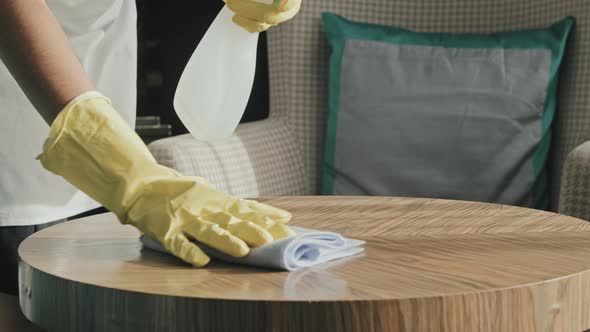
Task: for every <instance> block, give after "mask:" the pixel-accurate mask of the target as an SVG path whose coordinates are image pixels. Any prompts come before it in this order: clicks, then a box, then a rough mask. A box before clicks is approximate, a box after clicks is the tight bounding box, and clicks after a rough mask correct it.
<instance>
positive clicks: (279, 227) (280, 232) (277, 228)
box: [266, 223, 296, 240]
mask: <svg viewBox="0 0 590 332" xmlns="http://www.w3.org/2000/svg"><path fill="white" fill-rule="evenodd" d="M266 231H267V232H269V233H270V234H271V235H272V237H273V239H275V240H279V239H283V238H286V237H289V236H293V235H295V234H296V233H295V231H294V230H292V229H291V227H289V226H287V225H285V224H281V223H275V224H274V225H272V226H270V227H269V228H267V229H266Z"/></svg>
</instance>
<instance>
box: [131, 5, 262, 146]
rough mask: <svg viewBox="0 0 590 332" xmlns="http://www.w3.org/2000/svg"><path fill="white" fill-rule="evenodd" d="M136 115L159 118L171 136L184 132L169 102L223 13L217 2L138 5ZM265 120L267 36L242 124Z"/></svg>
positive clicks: (259, 56)
mask: <svg viewBox="0 0 590 332" xmlns="http://www.w3.org/2000/svg"><path fill="white" fill-rule="evenodd" d="M136 3H137V12H138V57H139V59H138V83H137V88H138V91H137V114H138V115H140V116H141V115H158V116H160V117H161V119H162V122H164V123H169V124H172V133H173V135H179V134H184V133H186V132H187V130H186V128H185V127H184V126H183V125H182V123H181V122H180V120H179V119H178V117H177V116H176V113H175V112H174V108H173V106H172V101H173V99H174V91H175V90H176V85H177V84H178V80H179V78H180V75H181V74H182V71H183V69H184V66H185V65H186V63H187V61H188V59H189V58H190V56H191V54H192V52H193V51H194V49H195V48H196V46H197V45H198V43H199V41H200V40H201V38H202V37H203V35H204V34H205V32H206V31H207V29H208V28H209V25H210V24H211V22H213V20H214V19H215V16H216V15H217V13H218V12H219V10H221V8H222V7H223V1H221V0H168V1H159V0H137V1H136ZM267 116H268V65H267V56H266V36H265V34H264V33H262V34H261V35H260V42H259V44H258V60H257V66H256V76H255V78H254V86H253V89H252V94H251V96H250V100H249V102H248V107H247V108H246V111H245V113H244V116H243V117H242V122H248V121H255V120H260V119H264V118H266V117H267Z"/></svg>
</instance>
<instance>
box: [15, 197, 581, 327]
mask: <svg viewBox="0 0 590 332" xmlns="http://www.w3.org/2000/svg"><path fill="white" fill-rule="evenodd" d="M262 201H265V202H267V203H270V204H272V205H275V206H278V207H282V208H284V209H287V210H289V211H292V212H293V214H294V218H293V221H292V224H294V225H300V226H305V227H311V228H318V229H325V230H330V231H335V232H339V233H341V234H343V235H345V236H348V237H355V238H360V239H364V240H366V241H367V244H366V246H365V248H366V251H365V253H364V255H361V256H357V257H352V258H348V259H344V260H340V261H334V262H332V263H328V264H325V265H320V266H316V267H312V268H306V269H303V270H299V271H296V272H291V273H287V272H277V271H269V270H264V269H256V268H248V267H240V266H232V265H226V264H222V263H212V264H211V265H209V266H208V267H207V268H203V269H196V268H191V267H189V266H187V265H185V264H183V263H181V262H180V261H179V260H177V259H176V258H174V257H171V256H168V255H164V254H160V253H156V252H151V251H149V250H142V249H141V244H140V242H139V239H138V237H139V232H138V231H137V230H136V229H134V228H133V227H131V226H122V225H120V224H119V223H118V222H117V220H116V219H115V217H114V216H113V215H112V214H103V215H98V216H93V217H89V218H85V219H79V220H75V221H71V222H67V223H64V224H60V225H57V226H53V227H50V228H47V229H45V230H42V231H40V232H39V233H36V234H34V235H33V236H31V237H29V238H27V239H26V240H25V241H24V242H23V243H22V245H21V247H20V249H19V253H20V256H21V259H22V262H21V266H20V278H21V307H22V309H23V311H24V313H25V315H26V316H27V317H28V318H29V319H30V320H32V321H33V322H35V323H37V324H38V325H40V326H43V327H45V328H47V329H48V330H50V331H109V332H113V331H234V330H235V331H279V330H280V331H322V332H323V331H460V330H467V331H581V330H584V329H585V328H588V327H590V223H587V222H585V221H583V220H580V219H576V218H571V217H567V216H563V215H558V214H554V213H549V212H542V211H537V210H531V209H523V208H517V207H510V206H503V205H493V204H482V203H473V202H459V201H449V200H435V199H413V198H391V197H283V198H272V199H263V200H262Z"/></svg>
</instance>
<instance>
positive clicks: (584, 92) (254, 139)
mask: <svg viewBox="0 0 590 332" xmlns="http://www.w3.org/2000/svg"><path fill="white" fill-rule="evenodd" d="M324 11H332V12H335V13H338V14H340V15H343V16H345V17H347V18H350V19H353V20H358V21H366V22H373V23H378V24H386V25H396V26H402V27H405V28H409V29H413V30H417V31H439V32H441V31H445V32H478V33H482V32H493V31H500V30H515V29H525V28H536V27H545V26H548V25H550V24H551V23H553V22H556V21H558V20H560V19H562V18H563V17H565V16H567V15H571V16H574V17H576V20H577V22H576V26H575V28H574V31H573V34H572V37H571V38H570V41H569V46H568V52H567V54H566V58H565V59H566V60H565V63H564V65H563V69H562V71H561V76H560V82H559V84H560V91H559V109H558V111H557V116H556V121H555V127H554V137H553V143H552V144H553V145H552V152H551V157H550V160H551V164H550V169H549V172H550V179H551V187H550V190H551V197H552V209H553V210H559V211H560V212H562V213H565V214H569V215H573V216H577V217H581V218H584V219H587V220H590V142H589V143H584V142H586V141H589V140H590V0H303V4H302V8H301V12H300V13H299V15H298V16H297V17H296V18H295V19H294V20H293V21H291V22H289V23H286V24H283V25H281V26H279V27H276V28H273V29H271V31H270V32H269V33H268V45H269V46H268V47H269V49H268V51H269V67H270V68H269V69H270V86H271V91H270V101H271V112H270V117H269V118H268V119H266V120H263V121H259V122H255V123H247V124H243V125H240V127H239V128H238V130H237V132H236V133H235V135H234V136H233V137H232V138H230V139H228V140H223V141H219V142H212V143H205V142H198V141H196V140H194V139H192V138H191V137H190V136H188V135H183V136H178V137H173V138H168V139H164V140H160V141H157V142H154V143H152V144H151V145H150V149H151V151H152V152H153V154H154V155H155V156H156V159H158V161H159V162H161V163H163V164H165V165H168V166H171V167H173V168H176V169H177V170H179V171H180V172H182V173H184V174H192V175H200V176H203V177H206V178H208V179H209V180H210V181H212V182H213V183H214V184H215V185H217V186H218V187H219V188H220V189H223V190H227V191H229V192H231V193H232V194H234V195H238V196H249V197H255V196H268V195H310V194H317V193H318V192H319V184H320V167H321V161H322V153H323V145H324V142H323V141H324V139H323V138H324V130H325V120H326V114H327V97H328V69H327V68H328V57H329V48H328V44H327V42H326V40H325V37H324V35H323V31H322V24H321V20H320V14H321V13H322V12H324ZM558 206H559V208H558Z"/></svg>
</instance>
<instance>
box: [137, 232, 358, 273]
mask: <svg viewBox="0 0 590 332" xmlns="http://www.w3.org/2000/svg"><path fill="white" fill-rule="evenodd" d="M291 229H293V231H295V233H296V235H294V236H291V237H288V238H285V239H281V240H277V241H274V242H272V243H270V244H267V245H265V246H262V247H258V248H252V249H251V250H250V253H249V254H248V255H247V256H245V257H240V258H236V257H231V256H228V255H226V254H224V253H221V252H219V251H217V250H215V249H213V248H211V247H208V246H206V245H203V244H201V243H198V242H195V243H196V244H198V246H199V247H200V248H201V249H202V250H203V251H204V252H205V253H206V254H207V255H209V256H210V257H212V258H216V259H219V260H222V261H224V262H229V263H236V264H243V265H249V266H257V267H266V268H271V269H279V270H286V271H295V270H297V269H300V268H303V267H308V266H312V265H316V264H321V263H325V262H328V261H331V260H334V259H338V258H344V257H348V256H352V255H356V254H358V253H360V252H362V251H363V250H364V248H362V247H361V246H362V245H363V244H364V243H365V242H364V241H361V240H354V239H348V238H345V237H343V236H341V235H339V234H336V233H332V232H323V231H316V230H311V229H307V228H302V227H295V226H292V227H291ZM141 243H142V244H143V246H144V247H145V248H149V249H152V250H156V251H159V252H164V253H167V251H166V249H164V247H163V246H162V245H161V244H160V243H159V242H157V241H154V240H153V239H151V238H150V237H148V236H146V235H142V236H141Z"/></svg>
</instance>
